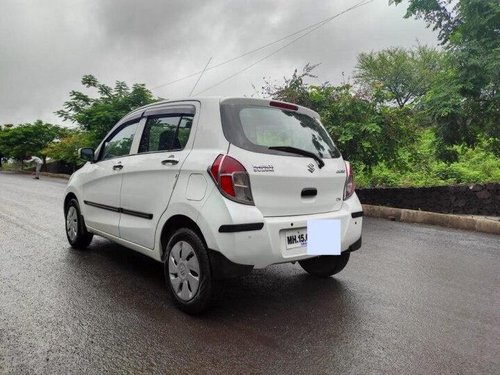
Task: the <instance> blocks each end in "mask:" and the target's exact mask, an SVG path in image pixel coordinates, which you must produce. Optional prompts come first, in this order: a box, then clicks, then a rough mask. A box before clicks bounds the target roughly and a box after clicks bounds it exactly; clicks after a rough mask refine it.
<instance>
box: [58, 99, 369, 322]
mask: <svg viewBox="0 0 500 375" xmlns="http://www.w3.org/2000/svg"><path fill="white" fill-rule="evenodd" d="M79 152H80V156H81V157H82V158H83V159H86V160H88V163H86V164H85V166H83V167H82V168H81V169H80V170H78V171H77V172H75V173H74V174H73V175H72V177H71V179H70V181H69V183H68V186H67V189H66V194H65V199H64V213H65V217H66V234H67V237H68V241H69V243H70V244H71V246H72V247H74V248H85V247H87V246H88V245H89V244H90V242H91V240H92V236H93V235H94V234H96V235H100V236H103V237H106V238H108V239H110V240H112V241H114V242H116V243H119V244H121V245H123V246H125V247H128V248H130V249H133V250H136V251H138V252H140V253H142V254H145V255H147V256H149V257H152V258H154V259H156V260H157V261H160V262H163V264H164V271H165V279H166V283H167V285H168V289H169V290H170V292H171V294H172V296H173V298H174V300H175V301H176V302H177V304H178V306H179V307H180V308H181V309H182V310H183V311H186V312H188V313H197V312H201V311H203V310H204V309H205V308H207V307H208V306H209V304H210V302H211V301H212V299H213V296H214V294H215V291H216V282H217V281H218V280H220V279H224V278H227V277H233V276H238V275H244V274H246V273H248V272H250V271H251V270H252V268H254V267H255V268H262V267H266V266H268V265H270V264H275V263H285V262H295V261H298V262H299V264H300V265H301V266H302V267H303V268H304V269H305V270H306V271H307V272H309V273H310V274H312V275H315V276H320V277H328V276H331V275H333V274H336V273H338V272H340V271H341V270H342V269H343V268H344V267H345V265H346V264H347V262H348V260H349V255H350V252H351V251H354V250H357V249H358V248H360V246H361V226H362V214H363V213H362V208H361V204H360V202H359V200H358V198H357V196H356V193H355V191H354V182H353V174H352V171H351V168H350V165H349V163H348V162H345V161H344V160H343V159H342V156H341V155H340V153H339V151H338V150H337V148H336V147H335V145H334V143H333V142H332V140H331V138H330V137H329V135H328V133H327V132H326V130H325V129H324V127H323V125H322V124H321V122H320V119H319V116H318V114H317V113H316V112H314V111H311V110H309V109H307V108H304V107H300V106H297V105H294V104H290V103H284V102H277V101H270V100H263V99H248V98H199V99H192V98H189V99H185V100H177V101H163V102H159V103H155V104H152V105H148V106H145V107H142V108H140V109H137V110H135V111H133V112H132V113H130V114H128V115H127V116H125V117H124V118H123V119H122V120H121V121H119V122H118V123H117V124H116V125H115V127H114V128H113V129H112V130H111V131H110V132H109V134H108V135H107V136H106V137H105V138H104V140H103V141H102V143H101V144H100V145H99V147H98V148H97V149H96V150H93V149H90V148H84V149H80V151H79ZM314 219H321V220H323V221H321V222H320V224H322V225H323V224H325V223H327V224H328V226H329V228H332V231H331V232H330V231H329V230H324V229H321V228H320V227H319V226H318V224H317V221H314ZM313 224H314V225H315V226H314V228H315V229H314V231H313ZM318 228H320V229H318ZM318 230H319V232H318ZM308 232H309V234H310V236H309V243H313V240H314V243H321V244H323V245H322V246H323V247H324V246H325V238H326V247H327V248H328V249H326V250H318V249H320V248H319V247H317V248H312V245H311V246H308ZM318 233H319V234H318ZM313 235H314V236H313ZM330 247H331V248H332V249H335V248H338V253H339V255H322V254H331V252H330V251H329V248H330ZM340 252H341V254H340Z"/></svg>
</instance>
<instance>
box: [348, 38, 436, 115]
mask: <svg viewBox="0 0 500 375" xmlns="http://www.w3.org/2000/svg"><path fill="white" fill-rule="evenodd" d="M441 59H442V54H441V53H440V52H439V51H438V50H436V49H434V48H429V47H426V46H418V47H417V48H416V49H410V50H408V49H404V48H399V47H398V48H388V49H385V50H382V51H379V52H371V53H361V54H360V55H359V56H358V63H357V66H356V71H355V78H356V79H357V82H358V83H359V84H361V85H363V86H365V87H366V88H368V89H370V90H371V91H372V92H373V93H374V95H377V94H379V96H380V98H382V99H384V100H386V101H389V102H392V101H394V102H395V103H396V104H397V105H398V106H399V108H403V107H404V106H405V105H407V104H409V103H412V102H414V101H415V100H417V99H419V98H421V97H422V96H423V95H424V94H425V93H426V92H427V91H428V90H429V87H430V85H431V84H432V81H433V80H434V77H435V76H436V74H437V73H438V72H439V69H440V67H441ZM380 94H381V95H380Z"/></svg>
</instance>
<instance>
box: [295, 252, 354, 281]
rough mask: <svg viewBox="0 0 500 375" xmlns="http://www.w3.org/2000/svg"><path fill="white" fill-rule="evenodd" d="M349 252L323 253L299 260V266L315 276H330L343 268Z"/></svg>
mask: <svg viewBox="0 0 500 375" xmlns="http://www.w3.org/2000/svg"><path fill="white" fill-rule="evenodd" d="M349 255H350V254H349V253H343V254H341V255H323V256H319V257H316V258H310V259H305V260H301V261H299V264H300V266H301V267H302V268H303V269H304V270H305V271H307V272H308V273H309V274H311V275H313V276H317V277H330V276H332V275H335V274H336V273H339V272H340V271H342V270H343V269H344V267H345V266H346V265H347V262H348V261H349Z"/></svg>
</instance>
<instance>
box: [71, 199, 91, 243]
mask: <svg viewBox="0 0 500 375" xmlns="http://www.w3.org/2000/svg"><path fill="white" fill-rule="evenodd" d="M66 237H67V238H68V242H69V244H70V245H71V247H73V248H75V249H85V248H86V247H87V246H88V245H90V242H91V241H92V237H93V234H92V233H89V232H87V228H86V227H85V223H84V222H83V217H82V215H81V213H80V206H79V205H78V201H77V200H76V199H71V200H70V201H69V202H68V205H67V206H66Z"/></svg>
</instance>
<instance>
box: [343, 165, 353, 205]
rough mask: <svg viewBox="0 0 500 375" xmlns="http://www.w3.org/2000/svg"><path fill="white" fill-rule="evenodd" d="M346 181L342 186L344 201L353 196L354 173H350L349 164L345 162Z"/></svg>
mask: <svg viewBox="0 0 500 375" xmlns="http://www.w3.org/2000/svg"><path fill="white" fill-rule="evenodd" d="M345 171H346V179H345V186H344V200H346V199H349V198H350V197H351V196H352V195H353V194H354V189H355V185H354V173H353V171H352V167H351V163H349V162H348V161H346V162H345Z"/></svg>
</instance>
